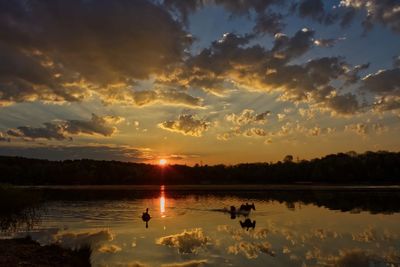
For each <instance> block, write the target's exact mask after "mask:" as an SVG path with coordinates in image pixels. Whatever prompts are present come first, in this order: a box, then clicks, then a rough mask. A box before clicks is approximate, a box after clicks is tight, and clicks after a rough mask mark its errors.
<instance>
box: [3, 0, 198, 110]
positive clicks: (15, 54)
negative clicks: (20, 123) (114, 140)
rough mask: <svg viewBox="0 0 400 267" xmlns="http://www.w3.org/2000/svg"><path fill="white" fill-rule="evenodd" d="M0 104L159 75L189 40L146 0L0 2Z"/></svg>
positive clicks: (67, 97) (66, 97)
mask: <svg viewBox="0 0 400 267" xmlns="http://www.w3.org/2000/svg"><path fill="white" fill-rule="evenodd" d="M0 10H1V12H0V25H1V26H0V39H1V42H0V58H1V59H2V60H1V64H0V101H1V102H2V103H3V104H6V103H13V102H22V101H33V100H43V101H80V100H82V99H83V98H86V97H87V96H88V95H90V94H91V93H93V92H97V93H101V92H103V91H104V88H109V86H110V85H114V84H121V83H122V84H125V85H127V86H128V85H130V84H134V83H135V80H143V79H148V78H150V76H151V75H156V74H160V73H162V72H163V71H164V70H165V69H166V68H167V67H168V66H169V65H171V64H176V63H179V62H181V60H182V58H183V56H184V54H185V52H184V50H185V48H187V47H188V45H190V43H191V42H192V39H191V37H190V36H189V35H188V34H187V32H185V31H184V30H183V25H181V24H180V23H179V22H177V21H176V20H174V18H173V17H172V16H171V14H170V13H169V12H167V11H166V10H165V9H164V8H163V7H162V6H161V5H159V4H156V3H153V2H152V1H123V0H117V1H112V2H107V1H84V0H73V1H31V2H29V5H27V4H26V3H25V1H23V0H16V1H12V2H9V1H0Z"/></svg>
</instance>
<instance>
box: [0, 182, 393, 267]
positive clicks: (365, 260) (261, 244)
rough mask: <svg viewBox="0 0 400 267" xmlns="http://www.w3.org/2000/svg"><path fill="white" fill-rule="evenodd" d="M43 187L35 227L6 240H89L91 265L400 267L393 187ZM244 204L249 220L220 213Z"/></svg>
mask: <svg viewBox="0 0 400 267" xmlns="http://www.w3.org/2000/svg"><path fill="white" fill-rule="evenodd" d="M40 190H42V191H43V195H44V196H45V199H46V202H45V203H44V204H43V205H42V206H41V210H42V216H41V220H40V222H38V223H37V224H36V225H35V226H34V227H33V229H29V230H27V229H24V228H21V229H18V230H17V231H16V232H15V231H14V232H12V233H10V232H3V233H2V235H3V237H10V236H23V235H26V234H27V233H29V234H30V235H31V236H32V238H33V239H35V240H38V241H39V242H41V243H42V244H46V243H54V242H59V243H60V244H61V245H63V246H66V247H79V246H81V245H82V244H88V243H90V244H91V245H92V248H93V255H92V263H93V265H94V266H333V265H339V266H350V265H351V266H368V265H369V266H400V252H399V251H400V213H399V211H400V193H399V191H398V189H396V188H380V189H376V188H375V189H372V188H353V189H352V190H341V189H340V188H336V189H335V190H300V189H299V188H297V190H288V188H283V189H282V188H281V189H279V188H274V189H271V188H269V189H265V188H264V189H263V190H257V188H251V189H249V188H247V189H243V188H240V187H239V188H238V187H236V188H235V190H233V188H232V187H227V188H224V187H218V188H204V187H199V188H197V189H196V188H193V187H188V188H185V187H164V186H162V187H137V188H136V189H135V188H125V190H122V188H98V187H93V188H91V187H84V188H80V189H79V190H72V189H71V188H51V189H50V188H47V189H46V188H41V189H40ZM246 202H247V203H254V205H255V207H256V210H252V211H251V212H250V214H249V216H247V217H245V216H237V217H236V218H231V217H232V216H231V214H229V213H228V212H224V211H223V209H224V208H229V207H230V206H232V205H233V206H236V207H239V206H240V205H241V204H242V203H246ZM146 208H149V213H150V214H151V217H152V218H151V219H150V221H149V222H148V228H146V223H145V222H144V221H143V220H142V218H141V215H142V213H143V212H144V211H145V209H146Z"/></svg>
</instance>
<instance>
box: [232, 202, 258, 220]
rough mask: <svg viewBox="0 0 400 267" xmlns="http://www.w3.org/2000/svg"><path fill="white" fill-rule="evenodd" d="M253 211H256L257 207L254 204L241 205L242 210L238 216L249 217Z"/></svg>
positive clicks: (240, 209)
mask: <svg viewBox="0 0 400 267" xmlns="http://www.w3.org/2000/svg"><path fill="white" fill-rule="evenodd" d="M251 210H256V206H255V205H254V203H252V204H249V203H246V204H242V205H240V208H239V210H238V211H237V212H236V213H237V214H238V215H243V216H245V217H247V216H249V214H250V211H251Z"/></svg>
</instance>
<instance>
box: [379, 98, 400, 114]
mask: <svg viewBox="0 0 400 267" xmlns="http://www.w3.org/2000/svg"><path fill="white" fill-rule="evenodd" d="M373 108H374V110H375V111H378V112H385V111H398V110H399V109H400V96H393V95H388V96H383V97H377V100H376V101H375V102H374V103H373Z"/></svg>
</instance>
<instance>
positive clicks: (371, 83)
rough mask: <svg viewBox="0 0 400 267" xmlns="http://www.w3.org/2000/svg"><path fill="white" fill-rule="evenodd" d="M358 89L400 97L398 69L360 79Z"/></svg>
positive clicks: (383, 71)
mask: <svg viewBox="0 0 400 267" xmlns="http://www.w3.org/2000/svg"><path fill="white" fill-rule="evenodd" d="M360 89H361V90H367V91H369V92H372V93H377V94H380V95H385V94H386V95H387V94H389V95H400V68H394V69H388V70H380V71H378V72H376V73H373V74H368V75H367V76H365V77H364V78H363V79H362V85H361V88H360Z"/></svg>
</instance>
